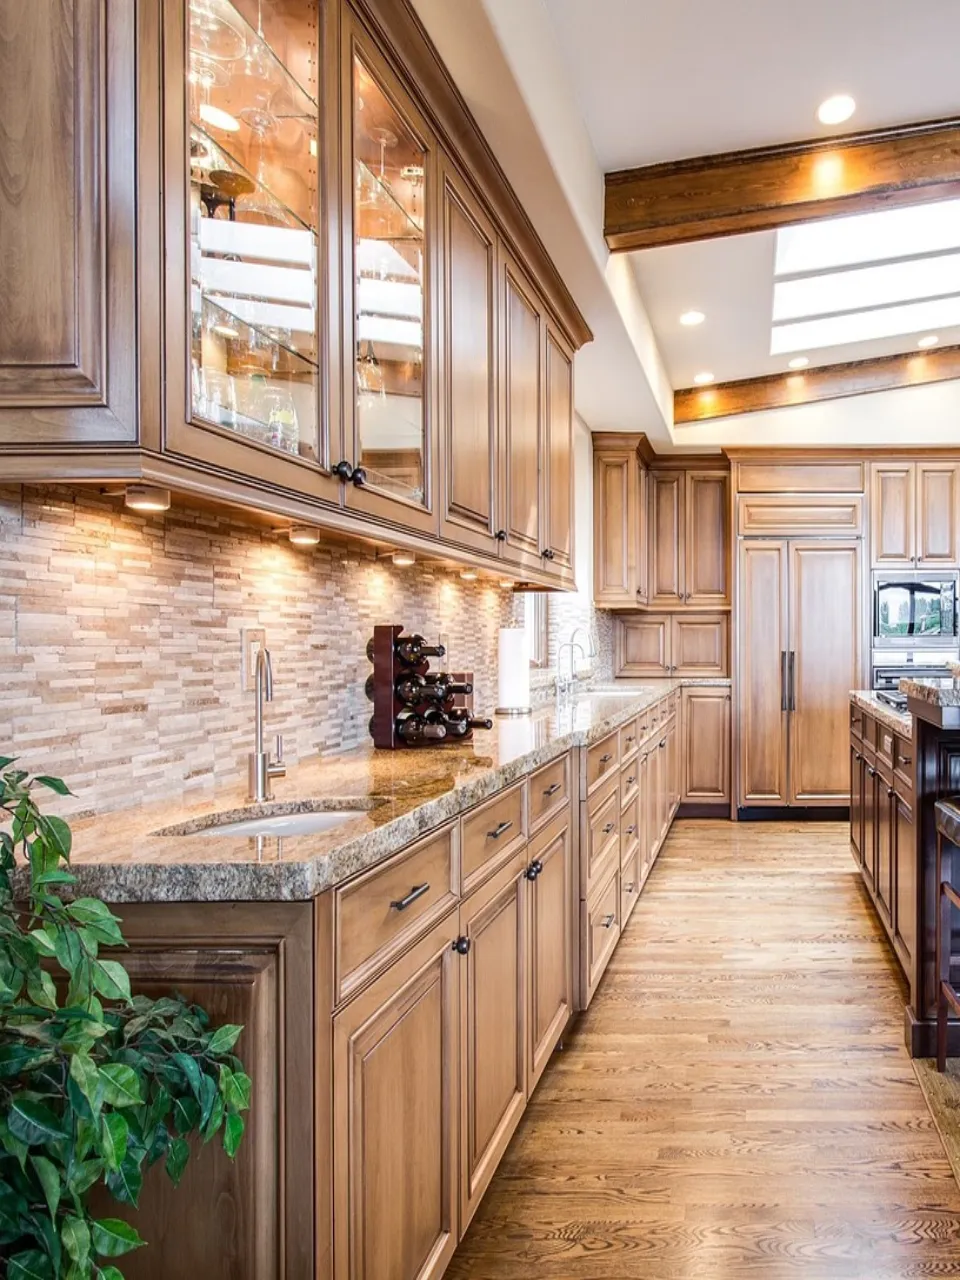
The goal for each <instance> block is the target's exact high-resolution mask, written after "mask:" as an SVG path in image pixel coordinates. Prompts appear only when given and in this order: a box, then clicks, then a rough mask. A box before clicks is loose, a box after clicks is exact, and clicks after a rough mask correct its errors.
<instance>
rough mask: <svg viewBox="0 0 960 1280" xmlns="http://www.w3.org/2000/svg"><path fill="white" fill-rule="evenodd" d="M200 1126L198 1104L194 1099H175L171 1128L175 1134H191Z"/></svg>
mask: <svg viewBox="0 0 960 1280" xmlns="http://www.w3.org/2000/svg"><path fill="white" fill-rule="evenodd" d="M199 1124H200V1104H199V1103H198V1102H197V1100H196V1099H195V1098H175V1099H174V1103H173V1127H174V1128H175V1129H176V1131H177V1133H192V1132H193V1131H194V1129H196V1128H197V1126H198V1125H199Z"/></svg>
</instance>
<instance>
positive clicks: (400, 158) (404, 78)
mask: <svg viewBox="0 0 960 1280" xmlns="http://www.w3.org/2000/svg"><path fill="white" fill-rule="evenodd" d="M135 7H136V21H134V20H133V17H132V14H131V8H132V7H131V5H130V4H128V3H126V0H122V2H121V0H104V3H103V4H101V5H97V4H92V3H91V4H88V3H80V0H66V2H65V3H64V4H60V5H55V6H40V8H39V9H38V10H37V12H35V13H34V12H32V11H30V12H28V9H29V6H27V7H26V8H25V7H24V6H23V5H21V4H18V3H14V0H0V29H2V30H3V36H2V37H0V39H2V41H3V45H4V50H5V53H6V55H7V62H8V63H9V65H10V67H11V68H12V69H13V71H12V72H11V75H12V76H13V78H12V79H11V77H10V76H8V77H7V80H6V82H5V85H4V88H3V90H0V139H7V144H6V145H4V144H3V143H0V146H3V148H4V150H3V156H2V165H0V167H3V168H4V170H5V172H7V173H8V175H10V177H11V182H9V183H6V184H5V192H6V195H4V194H3V193H0V253H2V256H3V258H4V260H5V261H6V262H8V263H12V264H14V266H13V267H12V268H11V271H12V274H11V273H10V272H8V276H9V279H8V280H7V286H8V287H7V290H6V295H5V307H4V315H3V318H2V319H0V459H2V461H0V470H2V471H3V473H4V475H5V476H7V477H8V478H10V479H12V480H13V481H14V482H39V483H56V482H76V483H86V484H97V485H102V484H103V483H104V482H105V481H109V482H111V483H114V484H116V485H117V486H118V488H121V489H122V487H123V486H124V485H125V484H126V483H127V482H131V481H144V480H146V481H147V482H149V483H150V484H154V485H159V486H163V487H168V488H170V489H172V490H173V491H175V492H180V493H184V494H188V495H189V494H194V495H199V496H202V498H203V499H204V500H205V501H210V500H212V501H214V502H217V501H219V502H222V503H227V504H229V505H230V506H231V507H247V508H250V509H253V510H255V511H256V512H258V513H263V514H267V515H268V516H269V517H270V518H271V519H273V520H276V521H277V522H278V523H285V522H287V521H289V522H292V523H306V524H312V525H316V526H319V527H322V528H329V529H331V530H332V531H334V532H335V533H336V534H337V535H338V536H344V535H345V536H348V537H349V536H350V535H351V534H353V535H356V536H357V537H359V538H364V539H377V540H380V541H383V542H388V543H389V542H390V541H391V540H392V539H393V538H394V537H396V538H397V540H398V541H400V542H402V543H403V544H404V545H407V546H411V547H413V548H414V549H416V548H420V549H422V550H423V551H424V552H425V553H426V552H429V551H434V552H441V553H442V551H443V549H444V548H445V547H449V548H450V549H451V550H452V551H453V552H454V555H455V558H457V559H459V560H461V561H462V560H464V559H466V560H467V561H468V562H471V563H477V564H478V565H481V566H483V567H486V568H488V569H491V570H493V571H494V572H499V571H503V572H505V573H506V574H509V575H511V576H513V577H516V578H517V579H521V578H522V579H523V580H525V581H528V582H531V583H533V584H534V585H536V586H540V587H545V588H551V587H552V588H564V587H569V586H571V585H572V583H573V519H572V512H573V458H572V446H573V355H574V352H575V350H576V349H577V348H578V347H579V346H581V345H582V344H583V343H584V342H585V341H588V340H589V338H590V336H591V335H590V332H589V329H588V327H587V326H586V323H585V322H584V320H583V317H582V315H581V314H580V312H579V310H578V309H577V307H576V304H575V303H574V302H573V299H572V297H571V295H570V293H569V291H568V290H567V289H566V287H565V285H564V284H563V281H562V280H561V278H560V276H559V274H558V273H557V271H556V268H555V267H554V265H553V263H552V262H551V261H550V259H549V258H548V257H547V255H546V252H545V250H544V248H543V245H542V244H541V243H540V241H539V240H538V239H537V238H536V236H535V235H533V234H532V231H531V229H530V227H529V223H528V221H527V219H526V217H525V215H524V213H523V210H522V208H521V207H520V205H519V203H518V202H517V200H516V197H515V195H514V193H513V192H512V190H511V189H510V188H509V186H508V185H507V184H506V180H505V179H504V177H503V175H502V173H501V172H500V171H499V169H498V168H497V167H496V165H495V163H494V162H493V160H492V157H491V155H490V153H489V149H488V147H487V145H486V143H485V141H484V139H483V137H482V135H481V134H480V132H479V130H478V128H477V126H476V123H475V122H474V120H473V119H472V117H470V115H469V113H468V112H467V110H466V108H465V106H464V104H463V102H462V100H461V99H460V98H459V97H458V95H457V94H456V91H455V90H454V89H453V87H452V84H451V83H450V82H449V80H448V79H447V78H446V77H445V76H443V75H442V74H437V66H438V62H437V55H436V51H435V50H434V49H433V47H432V45H431V44H430V43H429V40H428V38H427V37H426V34H425V33H424V31H423V29H422V27H421V26H420V24H419V23H418V22H417V20H416V18H415V15H414V13H413V10H412V8H411V7H410V6H409V5H408V4H407V3H406V2H405V0H365V3H364V4H363V5H362V6H360V5H358V6H356V7H354V6H353V5H352V4H351V3H350V2H349V0H325V2H324V3H323V4H320V5H315V6H313V8H312V9H311V10H310V12H309V14H308V13H307V10H306V9H305V8H304V6H303V5H302V4H301V3H299V0H275V2H274V3H272V4H270V5H268V6H264V12H263V13H262V14H260V15H259V25H258V12H257V7H256V6H253V7H252V8H251V6H250V5H249V4H247V3H245V2H243V0H237V2H236V4H233V3H231V0H222V3H219V0H218V4H217V5H216V6H215V10H216V12H215V14H214V17H213V18H210V17H209V15H208V16H206V17H205V16H204V15H205V14H206V10H204V11H203V13H201V11H200V9H197V8H196V6H191V5H190V4H188V3H187V0H170V3H161V0H138V3H137V5H136V6H135ZM63 49H67V50H69V51H70V57H69V58H64V57H60V51H62V50H63ZM37 50H40V51H44V50H46V51H48V54H49V56H47V55H45V54H43V53H41V54H38V53H37ZM264 84H268V85H269V88H270V93H269V94H265V92H264V89H263V86H264ZM281 108H282V110H281ZM24 120H29V121H30V136H31V145H30V147H27V148H25V147H24V146H22V145H21V142H20V141H19V139H20V135H21V133H22V129H23V123H22V122H23V121H24ZM441 138H442V139H443V140H444V142H443V144H441V142H440V139H441ZM454 140H455V141H454ZM37 156H42V157H46V161H47V162H45V163H43V164H41V163H35V158H36V157H37ZM159 192H162V199H161V198H160V196H159V195H158V194H157V193H159ZM10 193H15V195H11V194H10ZM38 246H42V250H41V249H38ZM505 264H510V271H511V275H510V280H511V281H512V282H513V284H515V285H516V286H517V288H516V289H515V290H513V292H511V290H510V289H509V288H508V287H507V286H506V284H505V282H504V274H503V273H504V271H506V270H507V266H506V265H505ZM65 279H70V280H73V281H74V283H75V286H76V287H75V288H73V289H71V290H66V291H64V290H63V288H62V287H61V285H62V281H63V280H65ZM524 307H526V309H527V311H526V314H524V311H523V308H524ZM531 335H532V336H531Z"/></svg>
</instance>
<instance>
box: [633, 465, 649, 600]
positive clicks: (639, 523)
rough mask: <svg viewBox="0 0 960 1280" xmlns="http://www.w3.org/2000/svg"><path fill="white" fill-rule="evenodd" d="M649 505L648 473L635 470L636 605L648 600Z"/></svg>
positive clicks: (640, 468)
mask: <svg viewBox="0 0 960 1280" xmlns="http://www.w3.org/2000/svg"><path fill="white" fill-rule="evenodd" d="M649 504H650V473H649V471H647V469H646V467H641V466H638V468H637V520H636V525H635V528H636V557H637V604H647V603H648V601H649V599H650V555H649V551H648V545H649V541H650V520H649V517H648V515H647V511H648V508H649Z"/></svg>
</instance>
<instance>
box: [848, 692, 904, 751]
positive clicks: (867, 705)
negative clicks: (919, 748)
mask: <svg viewBox="0 0 960 1280" xmlns="http://www.w3.org/2000/svg"><path fill="white" fill-rule="evenodd" d="M902 687H903V686H902V682H901V688H902ZM850 697H851V698H852V699H853V701H854V702H855V703H856V704H857V706H858V707H862V708H863V709H864V711H869V712H870V714H871V715H872V716H873V717H874V719H876V720H879V721H880V723H881V724H883V725H886V727H887V728H888V729H892V730H893V732H894V733H899V734H900V735H901V736H902V737H904V738H912V737H913V716H912V715H910V713H909V712H908V711H897V710H896V709H895V708H894V707H889V706H887V704H886V703H885V702H881V701H880V699H879V698H878V697H877V695H876V694H875V693H873V692H871V691H870V690H868V689H854V690H853V691H852V692H851V694H850Z"/></svg>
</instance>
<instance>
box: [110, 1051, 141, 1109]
mask: <svg viewBox="0 0 960 1280" xmlns="http://www.w3.org/2000/svg"><path fill="white" fill-rule="evenodd" d="M100 1084H101V1087H102V1088H103V1097H104V1101H105V1102H109V1103H110V1105H111V1106H112V1107H137V1106H139V1105H140V1103H141V1102H143V1097H142V1095H141V1093H140V1081H139V1080H138V1079H137V1073H136V1072H135V1071H134V1069H133V1068H132V1067H125V1066H123V1064H122V1063H119V1062H108V1063H106V1064H105V1065H104V1066H102V1067H101V1068H100Z"/></svg>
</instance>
